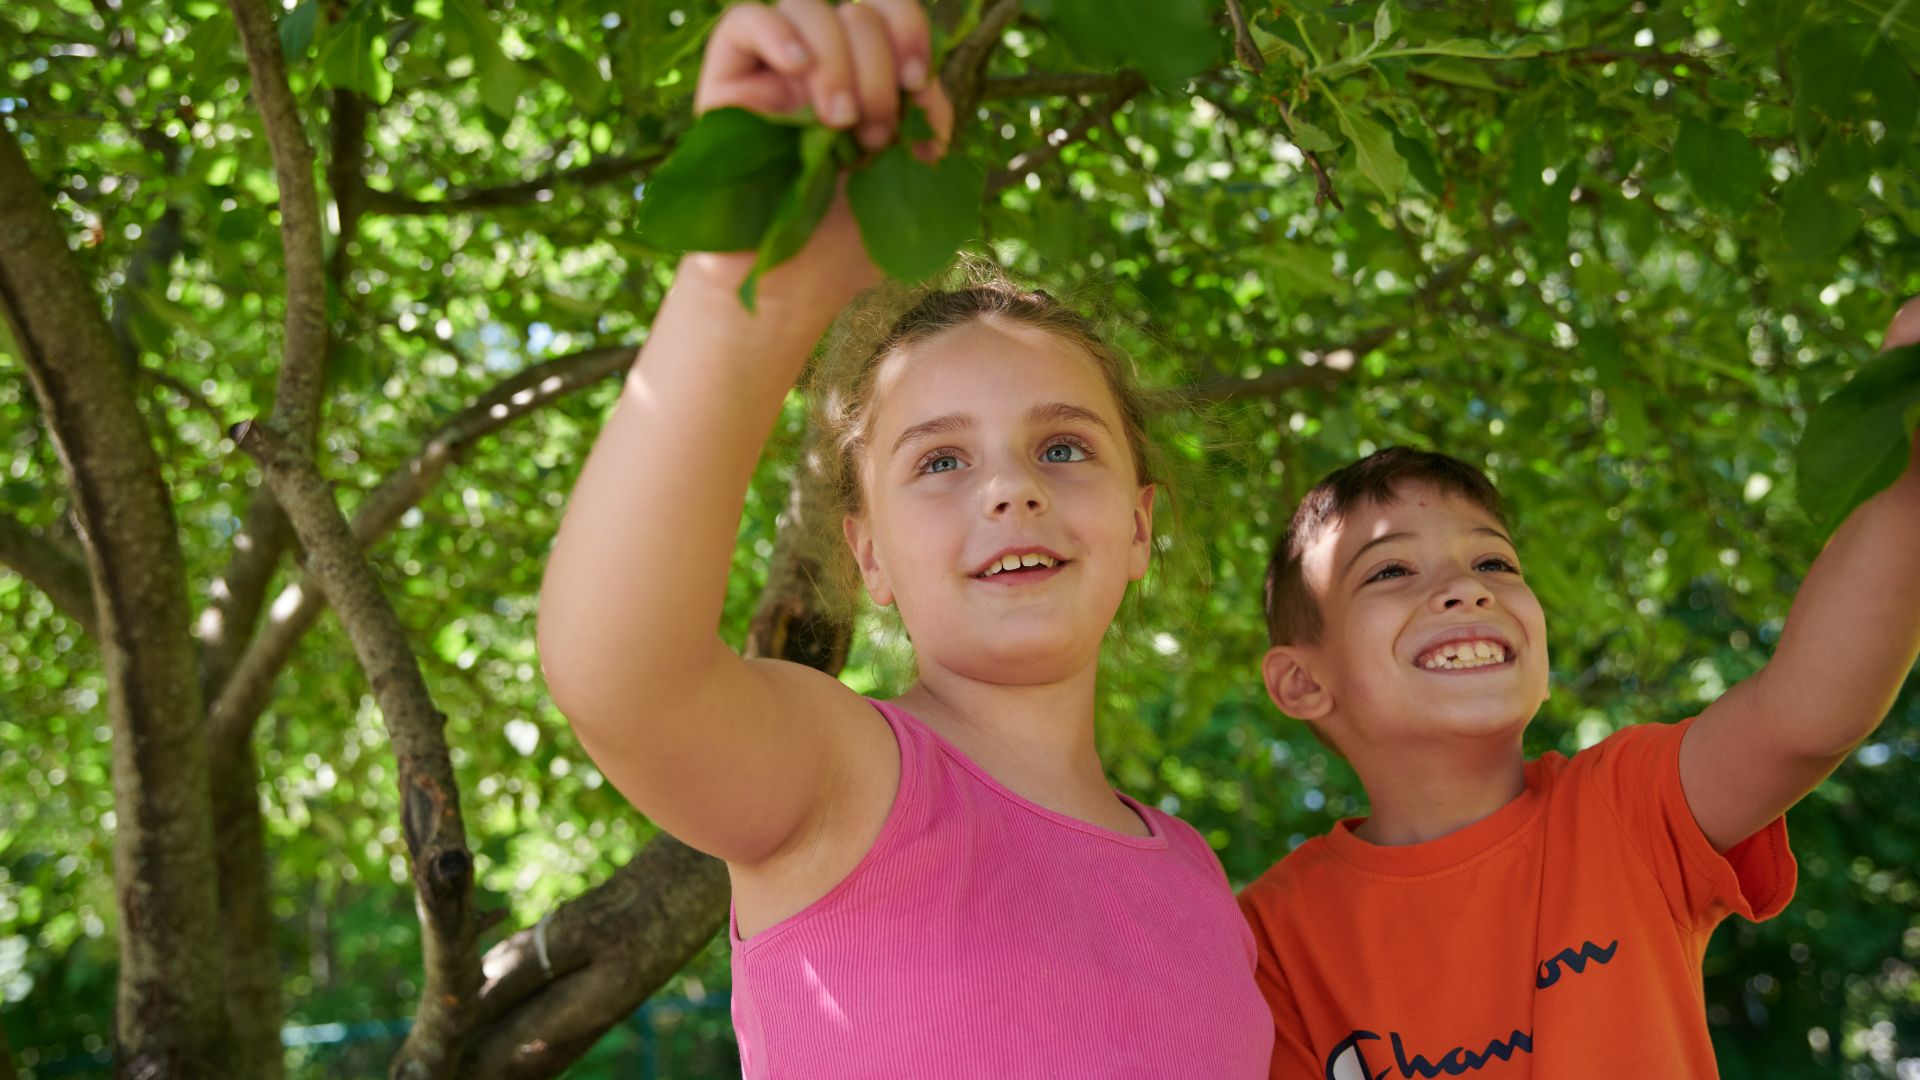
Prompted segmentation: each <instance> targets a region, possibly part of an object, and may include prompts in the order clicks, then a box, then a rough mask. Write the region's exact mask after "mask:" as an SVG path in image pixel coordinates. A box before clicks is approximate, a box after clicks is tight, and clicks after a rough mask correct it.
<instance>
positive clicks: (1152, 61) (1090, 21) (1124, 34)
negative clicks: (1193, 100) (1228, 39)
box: [1047, 0, 1225, 89]
mask: <svg viewBox="0 0 1920 1080" xmlns="http://www.w3.org/2000/svg"><path fill="white" fill-rule="evenodd" d="M1047 7H1048V8H1049V9H1050V10H1049V11H1048V13H1047V18H1048V21H1049V23H1050V24H1051V25H1052V26H1053V27H1055V28H1056V29H1057V30H1058V31H1059V32H1060V34H1061V35H1062V36H1063V37H1065V38H1066V39H1067V41H1068V43H1069V44H1071V45H1072V46H1073V50H1074V51H1075V52H1076V53H1078V54H1079V55H1080V56H1081V58H1083V59H1084V60H1086V61H1087V62H1089V63H1090V64H1093V65H1098V66H1106V67H1131V68H1134V69H1135V70H1137V71H1139V72H1140V73H1141V74H1143V75H1145V76H1146V77H1147V78H1148V80H1150V81H1151V82H1153V83H1154V84H1156V85H1159V86H1163V87H1167V88H1169V89H1175V88H1178V87H1179V86H1180V84H1182V83H1184V82H1186V81H1187V80H1188V79H1190V78H1192V77H1193V76H1195V75H1197V74H1199V73H1200V72H1201V71H1203V70H1205V69H1206V68H1208V67H1209V66H1211V65H1213V64H1214V63H1215V62H1217V61H1218V60H1219V59H1220V57H1221V56H1222V54H1223V53H1224V52H1225V48H1224V46H1225V38H1224V37H1223V36H1222V35H1221V33H1220V31H1219V29H1218V28H1217V26H1216V25H1215V22H1216V18H1215V17H1216V15H1217V12H1216V10H1215V7H1214V5H1211V4H1208V3H1207V2H1206V0H1152V2H1151V3H1109V2H1106V0H1052V2H1051V3H1050V4H1048V5H1047Z"/></svg>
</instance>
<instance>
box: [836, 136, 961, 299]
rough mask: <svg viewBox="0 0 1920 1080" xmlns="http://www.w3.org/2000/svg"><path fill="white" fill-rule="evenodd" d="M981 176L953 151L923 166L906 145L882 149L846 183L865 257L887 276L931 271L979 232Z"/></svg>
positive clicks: (915, 276) (904, 277) (907, 277)
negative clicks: (864, 249) (870, 258)
mask: <svg viewBox="0 0 1920 1080" xmlns="http://www.w3.org/2000/svg"><path fill="white" fill-rule="evenodd" d="M986 182H987V181H986V175H985V174H984V173H982V172H981V171H980V169H979V167H978V166H976V165H974V164H973V163H972V162H970V161H968V160H967V159H966V158H964V157H962V156H960V155H959V154H957V153H949V154H948V155H947V156H946V157H944V158H941V159H940V161H939V163H938V164H934V165H928V164H927V163H925V162H923V161H921V160H920V159H919V158H916V157H914V156H913V154H912V152H911V151H909V150H908V149H907V148H906V147H905V146H900V145H894V146H890V147H888V148H887V149H886V150H884V151H882V152H881V153H880V154H879V155H878V156H877V157H875V158H874V159H873V161H872V162H870V163H869V164H868V165H867V166H866V167H865V168H862V169H859V170H856V171H855V172H854V174H853V176H852V177H851V178H849V179H848V181H847V199H848V200H849V201H850V202H851V203H852V204H853V216H854V219H855V220H856V221H858V222H859V223H860V238H861V240H863V241H864V242H865V243H866V246H867V254H869V255H871V256H872V257H873V261H874V262H875V263H876V264H878V265H879V267H880V269H882V270H884V271H886V272H887V274H888V275H890V276H892V277H895V278H898V279H900V280H901V281H919V280H921V279H922V278H925V277H927V276H929V275H931V274H934V273H936V272H937V271H939V270H940V268H941V267H943V266H945V265H946V264H947V262H948V261H949V260H950V259H952V258H953V253H954V252H955V251H957V250H959V248H960V245H961V244H963V243H965V242H966V241H968V240H970V239H972V238H973V237H974V236H976V235H978V234H979V231H980V204H981V200H982V199H984V198H985V195H986Z"/></svg>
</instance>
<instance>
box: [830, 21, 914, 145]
mask: <svg viewBox="0 0 1920 1080" xmlns="http://www.w3.org/2000/svg"><path fill="white" fill-rule="evenodd" d="M839 14H840V23H841V25H842V26H843V27H844V28H845V30H846V32H847V51H848V53H849V54H850V66H851V67H852V68H853V81H854V85H855V86H856V87H858V89H859V94H860V145H862V146H864V147H866V148H867V149H869V150H878V149H880V148H881V147H883V146H885V145H887V142H888V141H889V140H891V139H892V138H893V129H894V125H896V124H898V123H899V122H900V83H899V72H898V70H897V67H898V65H897V64H896V62H895V61H894V58H893V45H892V44H891V43H890V42H889V41H888V40H887V24H886V23H885V21H883V20H882V19H881V18H880V16H879V14H878V13H876V12H875V11H874V10H873V8H872V7H870V6H868V5H866V4H843V5H841V7H840V8H839Z"/></svg>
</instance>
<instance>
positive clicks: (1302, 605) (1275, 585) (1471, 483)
mask: <svg viewBox="0 0 1920 1080" xmlns="http://www.w3.org/2000/svg"><path fill="white" fill-rule="evenodd" d="M1409 483H1411V484H1425V485H1427V486H1428V487H1431V488H1434V489H1436V490H1438V491H1440V492H1441V493H1443V494H1446V495H1452V496H1456V497H1458V498H1462V499H1466V500H1467V501H1468V502H1471V503H1473V504H1474V505H1476V506H1478V507H1480V508H1481V509H1482V510H1485V511H1486V512H1487V513H1489V514H1492V515H1493V516H1494V518H1495V520H1497V521H1499V522H1500V523H1501V524H1502V525H1505V524H1506V514H1505V513H1504V512H1503V510H1502V509H1501V505H1500V493H1499V492H1498V491H1496V490H1494V486H1493V482H1492V481H1490V480H1488V479H1487V474H1485V473H1483V472H1481V471H1480V470H1479V469H1477V468H1475V467H1474V466H1472V465H1469V464H1467V463H1466V462H1464V461H1461V460H1460V459H1459V458H1456V457H1449V456H1447V455H1446V454H1439V453H1435V452H1433V451H1431V450H1415V449H1413V448H1411V447H1406V446H1389V447H1387V448H1386V449H1385V450H1381V451H1378V452H1376V453H1372V454H1369V455H1367V456H1366V457H1363V458H1361V459H1360V460H1359V461H1356V462H1354V463H1353V464H1351V465H1348V466H1345V467H1344V468H1340V469H1336V470H1334V471H1333V472H1331V473H1328V474H1327V476H1326V478H1325V479H1323V480H1321V481H1320V482H1319V483H1318V484H1315V485H1314V487H1313V490H1312V491H1309V492H1307V497H1306V498H1304V499H1301V500H1300V507H1299V509H1297V510H1295V511H1294V512H1293V520H1292V521H1290V522H1288V523H1287V531H1286V532H1285V533H1282V534H1281V536H1280V540H1279V542H1278V543H1276V544H1274V546H1273V558H1272V559H1271V560H1269V561H1268V563H1267V582H1266V607H1267V640H1268V642H1269V643H1271V644H1274V645H1293V644H1296V643H1300V642H1313V641H1318V640H1319V639H1320V630H1321V618H1320V604H1319V602H1318V601H1316V600H1315V599H1314V598H1313V594H1312V593H1311V592H1309V591H1308V590H1307V583H1306V580H1305V578H1303V577H1302V576H1301V573H1300V558H1301V556H1302V555H1304V554H1305V553H1306V550H1307V548H1308V546H1310V545H1311V544H1312V543H1313V542H1314V540H1315V539H1317V538H1318V537H1319V536H1320V534H1321V533H1322V532H1324V531H1325V530H1326V528H1327V526H1329V525H1330V524H1332V523H1334V522H1336V521H1338V520H1339V519H1340V518H1341V517H1342V516H1343V515H1344V514H1345V513H1346V512H1347V509H1348V508H1349V507H1351V506H1354V505H1356V504H1359V503H1363V502H1371V503H1391V502H1393V501H1394V500H1395V499H1396V498H1398V496H1397V495H1396V494H1395V493H1394V488H1396V487H1398V486H1399V485H1401V484H1409Z"/></svg>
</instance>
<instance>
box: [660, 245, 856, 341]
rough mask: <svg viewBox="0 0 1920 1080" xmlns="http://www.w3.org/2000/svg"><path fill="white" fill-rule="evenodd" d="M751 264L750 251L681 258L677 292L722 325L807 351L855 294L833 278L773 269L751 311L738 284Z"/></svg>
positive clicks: (675, 283) (757, 291) (761, 283)
mask: <svg viewBox="0 0 1920 1080" xmlns="http://www.w3.org/2000/svg"><path fill="white" fill-rule="evenodd" d="M752 265H753V256H752V255H751V254H746V253H716V252H693V253H690V254H688V255H687V256H685V257H684V258H682V259H681V260H680V268H679V270H678V271H677V272H676V274H675V275H674V281H673V291H674V292H675V293H682V292H685V293H687V294H688V300H689V301H691V302H693V303H696V304H697V305H698V306H699V307H701V308H702V309H703V311H704V312H705V313H706V314H707V315H708V316H709V317H711V318H714V319H717V320H720V324H721V325H728V326H738V327H739V328H740V329H741V330H743V331H745V332H747V333H749V334H751V335H753V336H755V337H760V338H767V337H771V338H773V339H775V340H789V339H794V340H800V341H802V342H803V345H802V347H803V348H806V349H809V350H810V349H811V348H812V346H813V343H814V342H816V341H818V340H819V339H820V335H821V334H823V333H825V332H826V329H827V326H828V324H830V323H832V322H833V318H834V316H835V315H837V314H839V313H840V309H841V308H843V307H845V306H846V304H847V302H848V301H849V300H851V299H853V297H854V295H856V293H855V292H849V291H847V290H845V289H844V288H841V289H836V288H834V287H833V283H831V282H822V281H817V280H808V279H807V277H806V276H805V275H788V274H783V273H782V272H781V271H783V270H785V269H787V268H786V267H784V266H782V267H775V268H774V269H773V270H772V271H771V272H769V273H764V274H762V275H761V276H760V281H759V282H758V283H757V286H756V289H755V298H754V309H753V310H752V311H748V310H747V308H746V305H745V304H743V303H742V302H741V300H740V285H741V283H742V282H744V281H745V280H746V278H747V273H748V271H749V270H750V269H751V268H752ZM696 298H697V299H696Z"/></svg>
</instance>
